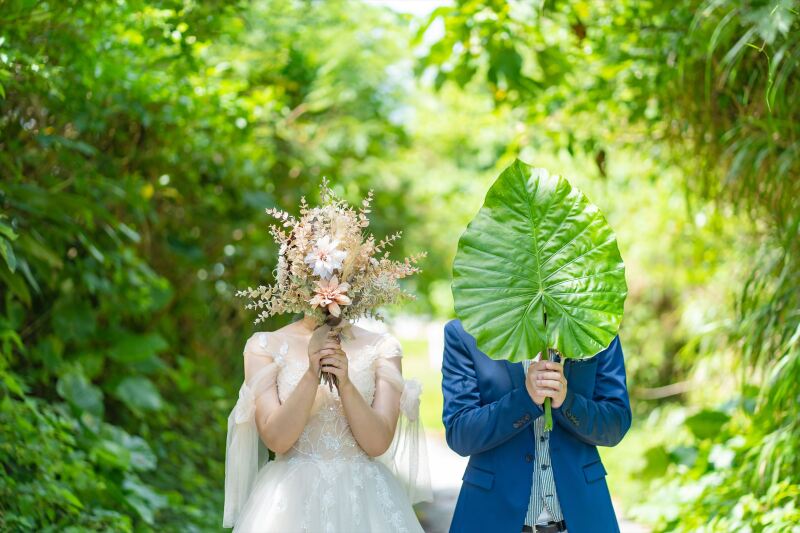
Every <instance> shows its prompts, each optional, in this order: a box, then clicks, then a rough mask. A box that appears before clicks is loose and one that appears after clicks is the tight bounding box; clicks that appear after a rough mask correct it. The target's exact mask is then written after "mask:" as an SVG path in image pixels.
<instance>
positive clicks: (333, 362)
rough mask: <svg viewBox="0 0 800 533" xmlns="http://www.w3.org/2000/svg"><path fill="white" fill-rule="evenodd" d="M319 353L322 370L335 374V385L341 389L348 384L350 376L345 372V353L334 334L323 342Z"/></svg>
mask: <svg viewBox="0 0 800 533" xmlns="http://www.w3.org/2000/svg"><path fill="white" fill-rule="evenodd" d="M320 353H321V354H322V357H321V359H320V366H321V368H322V371H323V372H328V373H330V374H333V375H334V376H336V378H337V386H338V388H339V391H341V390H342V389H343V388H344V387H347V386H348V385H349V384H350V377H349V375H348V372H347V354H346V353H345V352H344V350H342V345H341V342H340V341H339V340H338V339H337V338H336V335H335V334H334V335H332V336H331V338H329V339H328V340H327V341H326V342H325V345H324V346H323V348H322V350H320Z"/></svg>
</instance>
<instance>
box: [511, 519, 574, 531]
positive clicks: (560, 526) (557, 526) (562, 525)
mask: <svg viewBox="0 0 800 533" xmlns="http://www.w3.org/2000/svg"><path fill="white" fill-rule="evenodd" d="M566 530H567V523H566V522H564V521H563V520H562V521H561V522H548V523H547V525H546V526H533V527H531V526H522V533H534V532H535V533H558V532H559V531H566Z"/></svg>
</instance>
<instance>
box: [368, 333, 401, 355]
mask: <svg viewBox="0 0 800 533" xmlns="http://www.w3.org/2000/svg"><path fill="white" fill-rule="evenodd" d="M375 352H376V353H377V354H378V357H379V358H382V359H390V358H392V357H402V356H403V347H402V346H401V345H400V341H398V340H397V339H396V338H395V336H394V335H390V334H388V333H385V334H383V335H382V336H381V338H380V339H379V340H378V342H377V344H376V346H375Z"/></svg>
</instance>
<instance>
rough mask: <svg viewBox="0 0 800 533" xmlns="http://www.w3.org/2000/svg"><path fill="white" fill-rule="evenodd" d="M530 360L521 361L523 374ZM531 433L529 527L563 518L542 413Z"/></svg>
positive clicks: (547, 433) (526, 516) (526, 370)
mask: <svg viewBox="0 0 800 533" xmlns="http://www.w3.org/2000/svg"><path fill="white" fill-rule="evenodd" d="M532 362H533V361H532V360H530V359H528V360H526V361H523V362H522V368H523V370H524V372H525V374H527V373H528V367H529V366H530V365H531V363H532ZM533 435H534V439H535V442H536V455H535V456H534V459H535V460H534V465H533V479H532V481H531V482H532V486H531V499H530V502H529V503H528V513H527V514H526V515H525V525H526V526H531V527H533V526H535V525H544V524H547V523H548V522H549V521H551V520H552V521H554V522H560V521H561V520H563V519H564V516H563V515H562V514H561V506H560V505H559V503H558V494H556V482H555V479H554V478H553V467H552V465H551V464H550V433H549V432H548V431H545V430H544V415H542V416H540V417H538V418H537V419H536V420H535V421H534V423H533Z"/></svg>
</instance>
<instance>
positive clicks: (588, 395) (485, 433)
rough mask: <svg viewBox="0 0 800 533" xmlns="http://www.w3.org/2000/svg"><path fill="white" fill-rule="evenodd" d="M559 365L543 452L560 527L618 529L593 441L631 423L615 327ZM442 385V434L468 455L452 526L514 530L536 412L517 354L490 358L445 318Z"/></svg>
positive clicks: (596, 531) (606, 532)
mask: <svg viewBox="0 0 800 533" xmlns="http://www.w3.org/2000/svg"><path fill="white" fill-rule="evenodd" d="M564 374H565V376H566V378H567V397H566V399H565V401H564V403H563V404H562V405H561V407H559V408H558V409H553V430H552V433H551V435H550V439H551V440H550V455H551V464H552V466H553V474H554V476H555V482H556V490H557V492H558V499H559V503H560V504H561V510H562V512H563V514H564V520H565V521H566V523H567V529H568V530H569V532H570V533H610V532H617V531H619V526H618V525H617V520H616V518H615V516H614V508H613V507H612V505H611V497H610V495H609V493H608V486H607V485H606V480H605V475H606V470H605V468H604V467H603V463H602V462H601V461H600V455H599V454H598V452H597V446H614V445H615V444H617V443H618V442H619V441H620V440H622V437H623V436H624V435H625V433H626V432H627V431H628V428H629V427H630V425H631V408H630V403H629V401H628V390H627V387H626V384H625V364H624V362H623V356H622V348H621V347H620V343H619V337H617V338H615V339H614V340H613V341H612V342H611V344H610V345H609V347H608V348H606V349H605V350H603V351H602V352H600V353H599V354H597V355H596V356H594V357H591V358H589V359H582V360H575V359H568V360H566V361H565V363H564ZM442 392H443V393H444V413H443V420H444V426H445V429H446V432H447V443H448V445H449V446H450V448H452V449H453V450H454V451H455V452H456V453H458V454H459V455H463V456H469V463H468V464H467V469H466V471H465V472H464V477H463V480H464V483H463V485H462V487H461V492H460V494H459V497H458V503H457V504H456V510H455V514H454V516H453V522H452V524H451V526H450V531H452V532H457V533H462V532H471V531H475V532H487V531H491V532H493V533H494V532H499V533H505V532H507V533H519V531H520V530H521V529H522V525H523V523H524V521H525V514H526V511H527V509H528V501H529V500H530V494H531V480H532V476H533V454H534V453H535V445H534V440H533V439H534V434H533V421H534V420H535V419H536V418H537V417H539V416H543V414H544V411H543V410H542V408H541V407H539V406H538V405H536V404H535V403H534V402H533V400H532V399H531V397H530V395H529V394H528V391H527V390H526V388H525V374H524V371H523V369H522V363H510V362H508V361H504V360H493V359H490V358H489V357H488V356H487V355H486V354H484V353H483V352H481V351H480V350H479V349H478V347H477V345H476V343H475V339H474V338H473V337H472V336H471V335H470V334H468V333H467V332H466V331H464V328H463V327H462V326H461V322H459V321H457V320H453V321H451V322H448V323H447V325H445V347H444V361H443V364H442Z"/></svg>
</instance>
